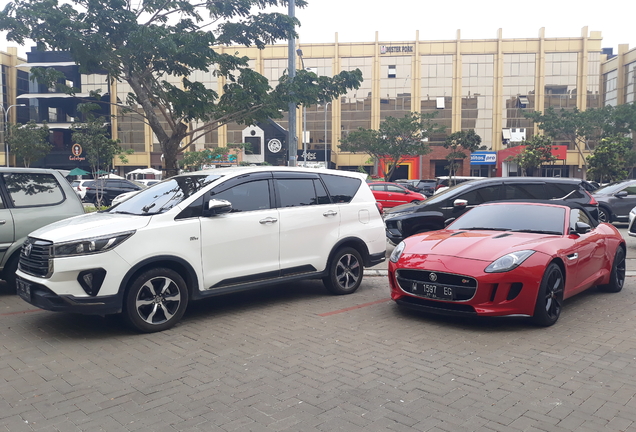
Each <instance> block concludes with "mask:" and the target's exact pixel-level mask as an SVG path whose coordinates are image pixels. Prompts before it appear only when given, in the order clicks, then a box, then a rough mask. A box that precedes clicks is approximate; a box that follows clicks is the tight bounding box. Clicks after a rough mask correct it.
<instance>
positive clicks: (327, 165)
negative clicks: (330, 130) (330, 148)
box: [325, 102, 331, 168]
mask: <svg viewBox="0 0 636 432" xmlns="http://www.w3.org/2000/svg"><path fill="white" fill-rule="evenodd" d="M330 103H331V102H327V103H326V104H325V168H329V162H328V161H327V107H328V106H329V104H330Z"/></svg>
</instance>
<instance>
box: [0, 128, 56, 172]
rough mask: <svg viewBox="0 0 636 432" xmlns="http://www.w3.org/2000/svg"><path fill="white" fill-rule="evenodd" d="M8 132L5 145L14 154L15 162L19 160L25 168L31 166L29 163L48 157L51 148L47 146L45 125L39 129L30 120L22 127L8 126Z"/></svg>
mask: <svg viewBox="0 0 636 432" xmlns="http://www.w3.org/2000/svg"><path fill="white" fill-rule="evenodd" d="M9 131H10V133H9V136H8V137H7V144H9V148H10V149H11V152H13V154H15V158H16V162H17V161H18V160H21V161H22V164H23V165H24V166H25V167H27V168H28V167H30V166H31V162H34V161H36V160H38V159H42V158H43V157H45V156H46V155H48V154H49V153H50V152H51V149H52V148H53V146H51V144H49V127H48V126H47V125H46V123H45V124H44V126H42V127H40V126H38V125H37V124H36V123H35V121H33V120H31V121H29V122H28V123H27V124H24V125H21V124H14V125H9Z"/></svg>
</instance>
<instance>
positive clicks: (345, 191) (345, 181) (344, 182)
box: [320, 174, 362, 203]
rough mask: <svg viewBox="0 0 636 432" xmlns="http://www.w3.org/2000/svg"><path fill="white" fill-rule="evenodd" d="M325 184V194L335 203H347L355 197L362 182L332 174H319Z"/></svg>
mask: <svg viewBox="0 0 636 432" xmlns="http://www.w3.org/2000/svg"><path fill="white" fill-rule="evenodd" d="M320 177H322V180H323V181H324V182H325V186H326V187H327V192H329V195H330V196H331V199H332V201H333V202H335V203H348V202H350V201H351V200H352V199H353V197H354V196H355V194H356V192H358V189H359V188H360V185H361V184H362V180H360V179H357V178H352V177H344V176H338V175H333V174H320Z"/></svg>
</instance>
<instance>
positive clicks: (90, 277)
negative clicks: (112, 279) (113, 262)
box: [77, 268, 106, 296]
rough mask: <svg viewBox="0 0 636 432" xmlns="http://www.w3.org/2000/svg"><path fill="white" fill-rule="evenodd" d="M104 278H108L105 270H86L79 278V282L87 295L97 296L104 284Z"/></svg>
mask: <svg viewBox="0 0 636 432" xmlns="http://www.w3.org/2000/svg"><path fill="white" fill-rule="evenodd" d="M104 278H106V270H104V269H101V268H99V269H92V270H84V271H83V272H80V274H79V275H78V276H77V282H79V284H80V285H81V286H82V288H83V289H84V291H86V294H88V295H90V296H96V295H97V293H99V289H100V288H101V287H102V283H104Z"/></svg>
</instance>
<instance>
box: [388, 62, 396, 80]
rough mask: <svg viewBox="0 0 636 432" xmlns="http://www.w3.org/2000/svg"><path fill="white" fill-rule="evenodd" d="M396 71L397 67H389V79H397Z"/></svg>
mask: <svg viewBox="0 0 636 432" xmlns="http://www.w3.org/2000/svg"><path fill="white" fill-rule="evenodd" d="M396 70H397V68H396V66H395V65H390V66H389V76H388V77H389V78H395V75H396Z"/></svg>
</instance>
